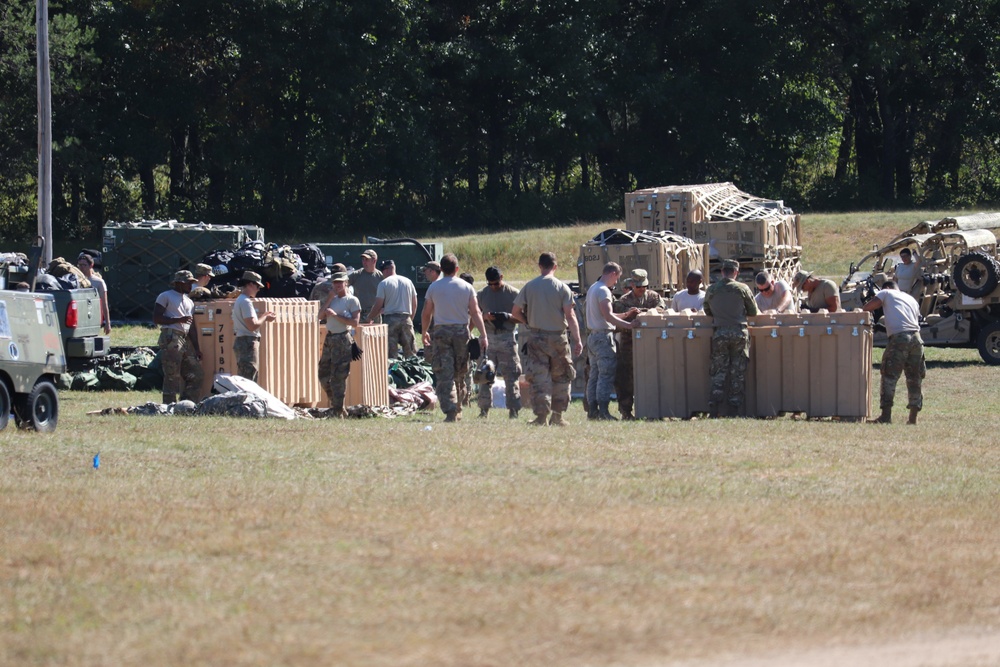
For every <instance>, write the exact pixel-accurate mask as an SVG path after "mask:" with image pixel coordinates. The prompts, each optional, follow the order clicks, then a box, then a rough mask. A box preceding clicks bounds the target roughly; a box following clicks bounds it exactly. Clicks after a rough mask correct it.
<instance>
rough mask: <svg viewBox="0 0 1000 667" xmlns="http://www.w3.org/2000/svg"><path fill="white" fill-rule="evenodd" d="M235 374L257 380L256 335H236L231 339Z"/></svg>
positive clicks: (258, 363)
mask: <svg viewBox="0 0 1000 667" xmlns="http://www.w3.org/2000/svg"><path fill="white" fill-rule="evenodd" d="M233 356H234V357H235V358H236V374H237V375H240V376H242V377H245V378H246V379H248V380H253V381H254V382H256V381H257V374H258V372H259V371H260V339H259V338H257V337H256V336H237V337H236V339H235V340H234V341H233Z"/></svg>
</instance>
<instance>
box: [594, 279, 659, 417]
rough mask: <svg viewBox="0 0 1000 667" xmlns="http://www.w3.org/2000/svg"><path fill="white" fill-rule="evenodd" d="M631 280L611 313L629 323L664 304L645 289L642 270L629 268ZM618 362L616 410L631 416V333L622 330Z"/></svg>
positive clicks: (632, 399)
mask: <svg viewBox="0 0 1000 667" xmlns="http://www.w3.org/2000/svg"><path fill="white" fill-rule="evenodd" d="M628 280H629V281H631V282H632V291H631V292H629V293H628V294H625V295H624V296H622V298H620V299H618V301H616V302H615V304H614V312H615V313H621V314H622V319H624V320H625V321H627V322H631V321H633V320H634V319H635V318H636V315H638V314H639V313H643V312H646V311H647V310H649V309H650V308H658V309H660V310H663V309H664V308H666V304H664V302H663V297H661V296H660V295H659V294H657V293H656V292H655V291H653V290H651V289H649V274H648V273H646V271H645V269H632V273H631V275H630V276H629V278H628ZM618 336H619V341H618V352H617V357H618V364H617V367H616V370H615V395H616V396H618V411H619V412H620V413H621V415H622V419H624V420H626V421H628V420H631V419H635V417H634V416H633V415H632V407H633V406H634V405H635V369H634V368H633V364H632V332H631V331H627V330H624V329H619V331H618ZM588 407H589V406H588Z"/></svg>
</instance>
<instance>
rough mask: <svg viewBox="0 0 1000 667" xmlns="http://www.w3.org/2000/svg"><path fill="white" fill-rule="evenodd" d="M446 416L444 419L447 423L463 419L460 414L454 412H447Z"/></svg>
mask: <svg viewBox="0 0 1000 667" xmlns="http://www.w3.org/2000/svg"><path fill="white" fill-rule="evenodd" d="M444 414H445V417H444V420H445V422H457V421H458V420H459V419H461V418H462V417H461V415H459V414H458V412H455V411H454V410H453V411H451V412H446V413H444Z"/></svg>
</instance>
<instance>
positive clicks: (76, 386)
mask: <svg viewBox="0 0 1000 667" xmlns="http://www.w3.org/2000/svg"><path fill="white" fill-rule="evenodd" d="M100 387H101V381H100V380H99V379H98V377H97V371H86V372H83V373H73V381H72V383H71V384H70V386H69V388H70V389H72V390H73V391H94V390H95V389H100Z"/></svg>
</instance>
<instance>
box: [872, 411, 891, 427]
mask: <svg viewBox="0 0 1000 667" xmlns="http://www.w3.org/2000/svg"><path fill="white" fill-rule="evenodd" d="M875 423H876V424H891V423H892V408H891V407H888V408H882V414H880V415H879V416H878V419H876V420H875Z"/></svg>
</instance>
